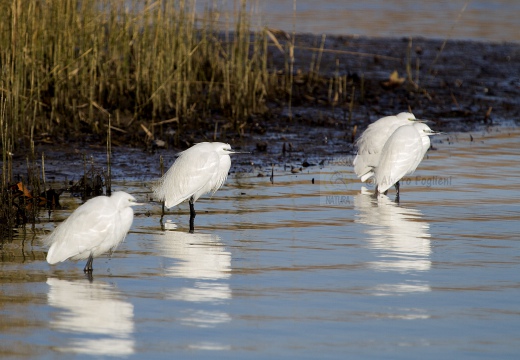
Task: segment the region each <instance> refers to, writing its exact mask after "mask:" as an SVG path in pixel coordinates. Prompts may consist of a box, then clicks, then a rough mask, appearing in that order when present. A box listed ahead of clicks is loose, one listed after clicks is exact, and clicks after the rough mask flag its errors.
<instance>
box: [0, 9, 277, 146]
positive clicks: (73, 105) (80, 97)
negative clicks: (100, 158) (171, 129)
mask: <svg viewBox="0 0 520 360" xmlns="http://www.w3.org/2000/svg"><path fill="white" fill-rule="evenodd" d="M241 6H242V7H241V9H240V11H239V14H238V21H236V25H235V26H234V28H232V29H229V31H227V32H223V31H222V29H221V26H219V22H218V21H217V20H218V19H219V14H218V13H217V12H216V11H212V10H211V9H208V10H207V11H206V12H205V13H204V16H203V17H202V18H197V17H196V15H195V11H194V1H188V0H172V1H142V0H139V1H138V0H133V1H131V0H130V1H129V0H115V1H113V0H110V1H109V0H82V1H76V0H59V1H58V0H47V1H32V0H11V1H3V0H0V13H2V14H3V17H4V19H3V20H2V22H0V64H1V77H0V93H1V95H2V98H3V99H4V106H5V109H4V111H5V116H4V119H5V121H6V123H5V124H2V126H3V127H2V133H3V136H5V140H10V141H11V143H12V144H16V142H17V141H19V139H20V138H23V137H24V136H25V137H31V136H33V135H34V134H46V133H49V134H52V133H54V132H56V131H58V130H59V131H76V132H77V131H80V130H86V131H92V132H95V133H104V132H105V131H106V127H107V126H108V117H107V116H106V112H108V113H110V114H112V115H113V121H112V125H113V126H114V127H115V128H117V129H119V130H121V131H125V129H128V128H129V127H130V126H131V125H135V124H136V122H141V121H143V122H145V123H146V124H148V127H150V126H151V127H152V128H153V127H154V124H155V123H161V122H164V121H167V120H172V121H171V122H170V123H169V124H170V125H171V124H176V126H177V129H176V130H177V131H178V132H179V133H182V130H183V129H185V128H189V127H192V128H193V127H197V126H199V123H200V122H201V121H204V119H206V118H208V117H209V116H210V115H211V114H215V113H217V114H221V115H222V116H223V117H224V118H225V119H227V120H226V121H229V126H233V127H234V128H235V129H236V130H240V128H241V127H242V126H243V121H244V119H245V118H247V116H249V115H251V114H253V113H261V112H263V111H265V97H266V93H267V92H268V88H269V87H270V86H271V85H273V84H275V78H274V77H273V76H272V75H270V74H269V73H268V71H267V37H266V35H265V33H264V32H262V31H260V32H257V33H254V34H252V33H251V32H250V25H249V16H248V13H247V11H246V2H245V1H242V2H241ZM2 140H4V138H2Z"/></svg>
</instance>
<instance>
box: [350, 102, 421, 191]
mask: <svg viewBox="0 0 520 360" xmlns="http://www.w3.org/2000/svg"><path fill="white" fill-rule="evenodd" d="M414 121H416V119H415V116H414V114H412V113H407V112H402V113H399V114H397V115H395V116H385V117H383V118H381V119H379V120H377V121H375V122H373V123H372V124H370V125H369V126H368V127H367V129H366V130H365V131H364V132H363V134H361V136H360V137H359V139H358V140H357V141H356V146H357V148H358V152H357V155H356V157H355V158H354V162H353V163H354V172H355V173H356V175H357V176H358V177H359V178H361V181H362V182H365V181H367V180H368V179H370V178H371V177H373V176H374V167H376V166H377V165H378V164H379V158H380V157H381V151H382V150H383V146H385V143H386V141H387V140H388V138H389V137H390V136H391V135H392V133H393V132H394V131H395V130H396V129H397V128H398V127H400V126H403V125H408V124H413V123H414Z"/></svg>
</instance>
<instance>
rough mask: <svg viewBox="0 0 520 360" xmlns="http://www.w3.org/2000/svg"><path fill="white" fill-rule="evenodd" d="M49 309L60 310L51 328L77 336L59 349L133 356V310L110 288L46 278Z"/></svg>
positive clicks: (97, 284) (80, 352)
mask: <svg viewBox="0 0 520 360" xmlns="http://www.w3.org/2000/svg"><path fill="white" fill-rule="evenodd" d="M47 284H48V285H49V292H48V294H47V301H48V303H49V305H50V306H53V307H56V308H59V309H60V310H61V311H60V312H59V313H57V314H56V315H55V316H53V319H52V320H51V322H50V325H51V327H52V328H54V329H56V330H58V331H61V332H66V333H73V334H75V335H77V336H76V337H74V338H73V339H72V340H71V341H70V342H69V343H68V344H67V345H66V346H62V347H60V348H59V349H60V350H61V351H65V352H74V353H79V354H90V355H106V356H125V355H130V354H133V353H134V339H133V338H132V333H133V331H134V320H133V319H134V307H133V305H132V304H130V303H128V302H126V301H123V300H122V299H121V296H120V295H119V294H118V292H117V291H116V290H115V289H114V288H113V286H112V285H109V284H107V283H103V282H99V281H96V282H88V281H87V280H78V281H68V280H59V279H56V278H49V279H47Z"/></svg>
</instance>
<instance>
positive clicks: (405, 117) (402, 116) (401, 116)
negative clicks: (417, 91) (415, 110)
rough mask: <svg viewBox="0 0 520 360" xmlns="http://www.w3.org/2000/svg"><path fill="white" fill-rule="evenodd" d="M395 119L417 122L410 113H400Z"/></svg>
mask: <svg viewBox="0 0 520 360" xmlns="http://www.w3.org/2000/svg"><path fill="white" fill-rule="evenodd" d="M396 117H397V118H399V119H403V120H410V121H415V120H417V119H416V118H415V115H414V114H412V113H409V112H402V113H399V114H397V115H396Z"/></svg>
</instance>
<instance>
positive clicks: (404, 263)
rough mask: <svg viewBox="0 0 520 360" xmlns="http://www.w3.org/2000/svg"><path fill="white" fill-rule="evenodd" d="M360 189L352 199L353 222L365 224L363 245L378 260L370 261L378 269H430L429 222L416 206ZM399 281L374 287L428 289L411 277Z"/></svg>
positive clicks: (404, 290) (398, 290)
mask: <svg viewBox="0 0 520 360" xmlns="http://www.w3.org/2000/svg"><path fill="white" fill-rule="evenodd" d="M370 195H371V192H369V191H368V190H363V191H362V193H361V194H358V195H357V196H356V197H355V199H354V206H355V208H356V209H357V211H358V214H357V218H356V220H355V221H356V222H357V223H361V224H365V225H367V228H366V230H365V233H366V234H367V235H368V238H367V245H368V247H369V248H370V249H371V250H373V251H374V253H375V254H376V257H377V258H378V259H379V260H377V261H373V262H371V263H370V266H371V267H373V268H374V269H376V270H378V271H385V272H390V271H395V272H400V273H403V274H409V273H417V272H423V271H428V270H430V268H431V260H430V255H431V244H430V237H431V235H430V225H429V224H428V223H427V222H425V221H424V220H423V219H422V218H423V215H422V213H421V212H420V211H419V210H417V209H411V208H406V207H404V206H401V205H399V204H396V203H395V202H393V201H391V200H390V199H389V198H388V197H387V196H385V195H380V196H378V197H377V198H374V197H371V196H370ZM407 280H408V281H406V282H404V283H401V284H384V285H380V286H378V289H377V291H380V294H381V295H384V294H388V293H407V292H424V291H430V286H429V285H428V284H427V283H425V282H421V281H419V280H416V279H415V278H414V279H413V280H412V278H408V279H407Z"/></svg>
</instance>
